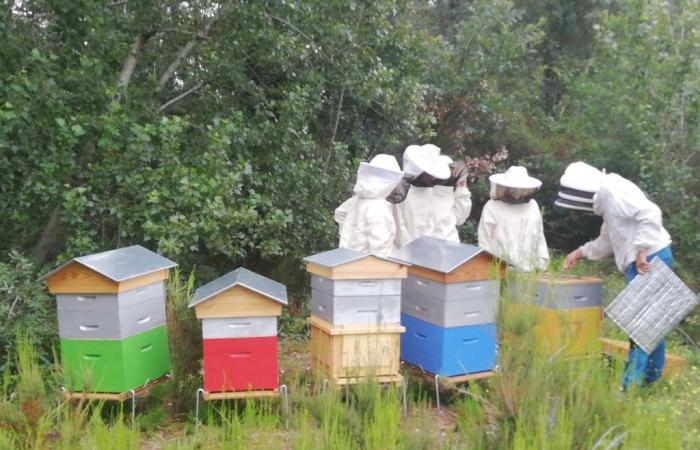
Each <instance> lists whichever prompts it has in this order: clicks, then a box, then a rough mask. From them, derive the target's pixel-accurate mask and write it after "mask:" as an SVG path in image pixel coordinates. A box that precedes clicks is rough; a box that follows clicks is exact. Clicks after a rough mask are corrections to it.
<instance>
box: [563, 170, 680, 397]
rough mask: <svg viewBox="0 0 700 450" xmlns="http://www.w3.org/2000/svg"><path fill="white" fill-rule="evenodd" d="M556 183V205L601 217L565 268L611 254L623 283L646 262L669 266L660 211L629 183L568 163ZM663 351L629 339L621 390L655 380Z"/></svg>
mask: <svg viewBox="0 0 700 450" xmlns="http://www.w3.org/2000/svg"><path fill="white" fill-rule="evenodd" d="M560 183H561V190H560V191H559V194H558V196H557V200H556V202H555V204H556V205H558V206H561V207H564V208H569V209H576V210H581V211H590V212H593V213H594V214H596V215H598V216H603V225H602V226H601V228H600V236H598V237H597V238H596V239H594V240H592V241H590V242H588V243H586V244H585V245H583V246H581V247H579V248H577V249H576V250H574V251H573V252H571V253H569V254H568V255H567V256H566V258H565V259H564V268H565V269H568V268H571V267H574V266H575V265H576V264H577V263H578V262H579V261H580V260H581V259H582V258H588V259H593V260H597V259H601V258H604V257H606V256H608V255H610V254H613V255H614V257H615V263H616V264H617V268H618V269H619V270H620V272H622V273H624V274H625V282H626V283H629V282H630V281H632V280H633V279H634V278H635V277H636V276H637V275H638V274H643V273H646V272H648V271H649V270H650V265H649V261H651V260H652V259H653V258H654V257H658V258H660V259H661V260H662V261H663V262H664V263H666V265H668V266H669V267H671V266H672V264H673V254H672V252H671V236H670V235H669V234H668V232H667V231H666V229H665V228H664V226H663V221H662V218H661V210H660V209H659V207H658V206H656V205H655V204H654V203H653V202H652V201H650V200H649V199H648V198H647V197H646V195H644V192H642V190H641V189H639V188H638V187H637V186H636V185H635V184H634V183H632V182H631V181H629V180H627V179H625V178H623V177H621V176H620V175H618V174H615V173H610V174H606V173H605V172H601V171H600V170H598V169H596V168H595V167H592V166H589V165H588V164H586V163H583V162H575V163H572V164H569V166H568V167H567V168H566V171H565V172H564V175H562V177H561V181H560ZM665 347H666V346H665V343H664V342H663V341H662V342H661V343H660V344H659V346H658V347H657V348H656V349H655V350H654V351H653V352H652V353H651V354H647V353H646V352H644V351H643V350H642V349H640V348H639V347H638V346H637V345H636V344H635V343H634V342H632V340H630V350H629V354H628V358H627V364H626V366H625V371H624V375H623V379H622V388H623V389H626V388H627V387H628V386H629V385H630V384H637V385H639V384H647V383H651V382H653V381H655V380H657V379H658V378H659V377H660V376H661V372H662V371H663V367H664V359H665Z"/></svg>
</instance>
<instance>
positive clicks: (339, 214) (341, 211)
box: [334, 195, 357, 228]
mask: <svg viewBox="0 0 700 450" xmlns="http://www.w3.org/2000/svg"><path fill="white" fill-rule="evenodd" d="M356 201H357V197H355V196H354V195H353V196H352V197H350V198H349V199H347V200H345V201H344V202H343V203H341V204H340V206H338V207H337V208H335V213H334V219H335V222H336V223H337V224H338V225H339V226H340V227H341V228H342V227H343V222H345V217H346V216H347V215H348V211H350V209H352V207H353V206H354V205H355V202H356Z"/></svg>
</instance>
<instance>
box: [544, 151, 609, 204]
mask: <svg viewBox="0 0 700 450" xmlns="http://www.w3.org/2000/svg"><path fill="white" fill-rule="evenodd" d="M604 177H605V172H602V171H600V170H598V169H596V168H595V167H593V166H590V165H588V164H586V163H584V162H581V161H577V162H575V163H571V164H569V165H568V166H567V167H566V170H565V171H564V175H562V176H561V178H560V180H559V184H561V189H560V190H559V192H558V193H557V200H556V201H555V202H554V204H555V205H556V206H560V207H562V208H569V209H577V210H581V211H593V197H594V196H595V194H596V193H597V192H598V190H599V189H600V187H601V186H602V184H603V178H604Z"/></svg>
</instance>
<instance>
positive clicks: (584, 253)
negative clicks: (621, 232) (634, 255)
mask: <svg viewBox="0 0 700 450" xmlns="http://www.w3.org/2000/svg"><path fill="white" fill-rule="evenodd" d="M612 252H613V248H612V243H611V242H610V236H609V235H608V230H607V226H606V223H605V221H603V225H602V226H601V227H600V236H598V237H597V238H596V239H594V240H592V241H590V242H587V243H586V244H585V245H582V246H581V247H579V248H577V249H576V250H574V251H573V252H571V253H569V254H568V255H566V258H564V269H571V268H572V267H574V266H575V265H576V264H578V262H579V261H580V260H581V259H582V258H587V259H593V260H596V259H602V258H605V257H606V256H608V255H610V254H611V253H612Z"/></svg>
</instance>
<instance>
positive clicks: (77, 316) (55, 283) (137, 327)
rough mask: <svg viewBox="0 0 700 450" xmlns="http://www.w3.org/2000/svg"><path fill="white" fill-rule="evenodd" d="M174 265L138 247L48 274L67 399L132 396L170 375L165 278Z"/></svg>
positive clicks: (85, 259)
mask: <svg viewBox="0 0 700 450" xmlns="http://www.w3.org/2000/svg"><path fill="white" fill-rule="evenodd" d="M175 265H176V264H175V263H174V262H172V261H170V260H168V259H166V258H163V257H162V256H160V255H158V254H156V253H154V252H151V251H149V250H147V249H145V248H143V247H141V246H138V245H134V246H131V247H124V248H120V249H116V250H110V251H106V252H102V253H96V254H93V255H87V256H81V257H78V258H74V259H72V260H70V261H68V262H67V263H65V264H63V265H62V266H60V267H58V268H57V269H55V270H53V271H51V272H49V273H48V274H47V275H45V276H44V279H46V282H47V284H48V289H49V292H50V293H51V294H55V295H56V297H57V298H56V303H57V310H58V325H59V335H60V338H61V363H62V366H63V369H64V373H65V374H66V378H65V382H66V385H65V386H64V388H65V389H64V390H65V391H66V392H70V394H65V395H67V396H69V397H75V398H95V399H102V400H120V399H122V400H123V399H124V398H128V397H129V396H131V397H132V399H133V398H134V397H135V392H136V391H143V390H148V388H149V387H150V386H151V385H152V384H153V383H156V381H155V380H159V379H161V378H162V377H164V376H165V375H166V374H167V373H168V372H169V370H170V355H169V349H168V338H167V330H166V317H165V315H166V313H165V299H166V295H165V280H166V279H167V278H168V270H169V269H170V268H172V267H174V266H175ZM86 374H88V377H90V379H88V378H86ZM88 381H90V382H88ZM88 385H90V391H89V392H88V391H86V387H88ZM83 391H85V392H83Z"/></svg>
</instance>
